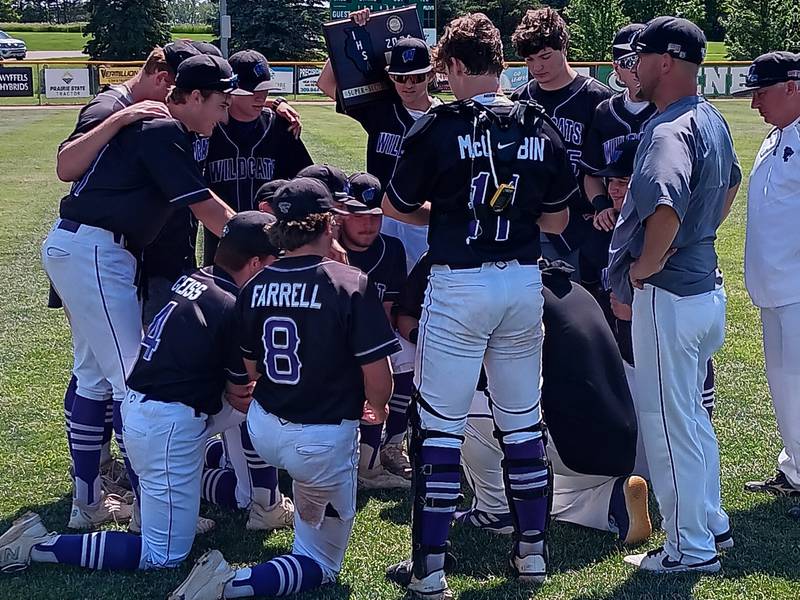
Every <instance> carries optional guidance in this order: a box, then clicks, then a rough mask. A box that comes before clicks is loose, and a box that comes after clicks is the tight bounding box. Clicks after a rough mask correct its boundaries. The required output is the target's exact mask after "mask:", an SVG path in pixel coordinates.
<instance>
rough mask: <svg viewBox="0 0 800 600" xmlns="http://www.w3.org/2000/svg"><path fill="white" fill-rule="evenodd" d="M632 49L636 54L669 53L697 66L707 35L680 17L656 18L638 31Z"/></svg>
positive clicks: (703, 54) (702, 56) (703, 52)
mask: <svg viewBox="0 0 800 600" xmlns="http://www.w3.org/2000/svg"><path fill="white" fill-rule="evenodd" d="M631 47H632V48H633V50H634V52H636V53H638V54H669V55H670V56H672V57H673V58H678V59H680V60H685V61H686V62H690V63H694V64H696V65H699V64H702V62H703V59H705V57H706V34H704V33H703V30H702V29H700V28H699V27H698V26H697V25H695V24H694V23H692V22H691V21H687V20H686V19H681V18H679V17H656V18H655V19H652V20H650V21H648V22H647V25H645V28H644V29H642V30H641V31H639V32H638V33H637V34H636V35H635V37H634V38H633V41H632V42H631Z"/></svg>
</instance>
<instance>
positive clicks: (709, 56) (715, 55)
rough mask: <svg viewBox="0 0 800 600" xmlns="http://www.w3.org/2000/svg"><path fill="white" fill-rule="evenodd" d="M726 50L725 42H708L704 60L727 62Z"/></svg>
mask: <svg viewBox="0 0 800 600" xmlns="http://www.w3.org/2000/svg"><path fill="white" fill-rule="evenodd" d="M727 54H728V50H727V49H726V48H725V42H708V48H707V51H706V60H707V61H709V62H713V61H720V60H728V56H727Z"/></svg>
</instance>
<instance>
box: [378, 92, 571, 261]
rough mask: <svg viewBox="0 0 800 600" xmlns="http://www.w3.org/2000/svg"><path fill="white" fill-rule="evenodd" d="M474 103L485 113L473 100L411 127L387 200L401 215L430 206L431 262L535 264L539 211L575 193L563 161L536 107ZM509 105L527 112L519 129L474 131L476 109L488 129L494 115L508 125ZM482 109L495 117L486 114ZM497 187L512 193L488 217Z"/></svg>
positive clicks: (495, 99)
mask: <svg viewBox="0 0 800 600" xmlns="http://www.w3.org/2000/svg"><path fill="white" fill-rule="evenodd" d="M482 100H483V101H484V102H486V103H487V106H486V107H485V108H480V107H479V106H478V105H477V103H476V102H475V101H473V100H469V101H462V102H455V103H452V104H446V105H443V106H440V107H436V108H433V109H431V111H430V112H428V114H427V115H425V116H424V117H422V118H421V119H420V120H419V121H417V123H416V124H415V126H414V128H412V130H411V132H410V133H409V135H408V136H407V137H406V139H405V142H404V144H403V152H402V155H401V157H400V159H399V160H398V163H397V169H396V171H395V174H394V176H393V177H392V181H391V183H390V184H389V187H388V188H387V194H388V197H389V199H390V201H391V202H392V205H393V206H394V207H395V208H396V209H397V210H398V211H400V212H403V213H410V212H413V211H414V210H416V209H417V208H419V207H420V206H422V204H423V203H424V202H426V201H430V203H431V217H430V227H429V230H428V244H429V255H430V258H431V261H432V262H433V264H442V265H448V266H450V267H454V268H467V267H476V266H480V265H481V264H482V263H484V262H493V261H503V260H519V261H520V262H521V263H525V264H535V263H536V261H537V260H538V259H539V256H540V255H541V247H540V244H539V227H538V225H537V224H536V221H537V220H538V219H539V217H540V216H541V215H542V213H545V212H559V211H561V210H563V209H565V208H566V207H567V203H568V201H569V199H570V198H571V197H572V196H573V195H574V194H576V193H577V184H576V181H575V177H574V176H573V174H572V169H571V168H570V166H569V158H568V156H567V152H566V149H565V148H564V144H563V142H562V141H561V136H560V135H559V134H558V132H557V131H556V130H555V128H554V127H553V126H552V125H551V124H550V122H549V120H548V119H546V118H542V116H541V112H540V111H541V108H540V107H536V106H535V105H534V104H531V105H528V106H527V108H525V107H523V106H522V105H515V104H514V103H512V102H510V101H509V100H508V99H507V98H505V96H494V95H492V94H488V95H484V97H483V98H482ZM515 106H516V107H517V108H516V110H518V111H519V110H521V109H523V108H525V110H526V111H527V112H526V119H525V123H526V125H525V126H523V125H521V124H520V123H519V122H516V123H514V124H512V125H510V126H509V127H508V128H506V129H501V128H500V127H495V126H494V125H491V129H481V128H479V127H478V126H477V125H476V124H475V123H476V111H478V113H479V114H480V115H482V118H483V117H486V118H487V119H489V120H488V121H487V122H489V123H493V120H492V119H496V118H497V116H498V115H500V116H501V117H503V118H506V117H508V118H509V119H513V118H514V117H513V116H512V115H511V113H512V111H513V110H514V109H515ZM487 110H488V111H491V114H492V115H495V116H494V117H490V116H487V114H486V112H485V111H487ZM515 114H518V113H515ZM490 152H491V153H492V155H493V158H492V161H491V162H490V160H489V153H490ZM492 165H494V167H493V166H492ZM493 170H494V171H495V173H496V174H497V177H498V180H497V181H495V177H494V175H493ZM503 184H510V185H511V186H512V188H513V191H511V192H510V193H509V195H507V196H506V199H505V200H506V208H505V209H504V210H503V211H502V212H495V210H493V209H492V208H491V207H490V206H489V203H490V200H491V199H492V198H493V196H494V195H495V191H496V190H497V189H498V185H503Z"/></svg>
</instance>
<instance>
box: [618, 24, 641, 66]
mask: <svg viewBox="0 0 800 600" xmlns="http://www.w3.org/2000/svg"><path fill="white" fill-rule="evenodd" d="M644 28H645V25H644V23H630V24H629V25H625V27H623V28H622V29H620V30H619V31H618V32H617V35H615V36H614V41H613V42H611V57H612V58H613V59H614V60H615V61H616V60H619V59H620V58H622V57H623V56H627V55H628V54H633V53H634V52H633V48H632V47H631V40H633V37H634V36H635V35H636V34H637V33H639V32H640V31H641V30H642V29H644Z"/></svg>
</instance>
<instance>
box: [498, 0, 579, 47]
mask: <svg viewBox="0 0 800 600" xmlns="http://www.w3.org/2000/svg"><path fill="white" fill-rule="evenodd" d="M511 42H512V43H513V44H514V50H516V52H517V56H519V57H520V58H525V57H526V56H530V55H531V54H536V53H537V52H540V51H541V50H543V49H544V48H552V49H553V50H563V51H564V52H566V51H567V48H569V29H567V24H566V23H565V22H564V19H562V18H561V15H560V14H558V11H557V10H555V9H554V8H551V7H549V6H546V7H544V8H537V9H535V10H529V11H528V12H526V13H525V16H524V17H522V21H520V24H519V25H517V29H516V30H515V31H514V34H513V35H512V36H511Z"/></svg>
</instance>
